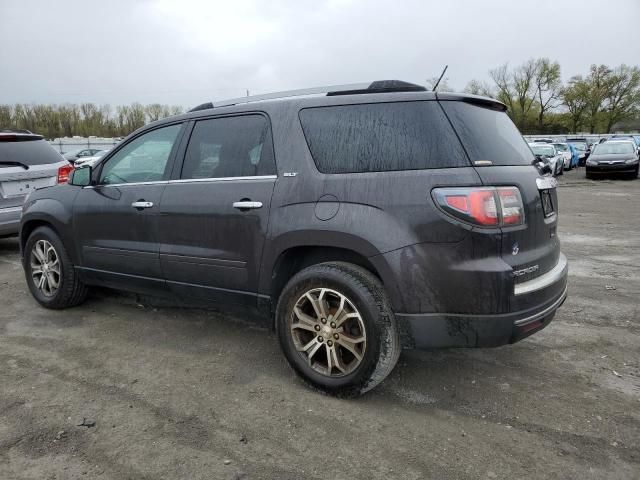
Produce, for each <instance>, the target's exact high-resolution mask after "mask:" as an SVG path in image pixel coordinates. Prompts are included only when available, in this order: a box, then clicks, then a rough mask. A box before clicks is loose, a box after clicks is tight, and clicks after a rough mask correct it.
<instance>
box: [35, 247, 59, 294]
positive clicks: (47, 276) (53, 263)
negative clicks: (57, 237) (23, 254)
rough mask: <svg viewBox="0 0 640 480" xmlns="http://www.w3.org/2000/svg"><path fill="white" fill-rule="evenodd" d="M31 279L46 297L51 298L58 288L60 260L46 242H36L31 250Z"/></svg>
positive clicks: (54, 250)
mask: <svg viewBox="0 0 640 480" xmlns="http://www.w3.org/2000/svg"><path fill="white" fill-rule="evenodd" d="M29 261H30V264H31V278H32V279H33V284H34V285H35V286H36V288H37V289H38V290H40V292H42V294H43V295H44V296H46V297H53V296H54V295H55V294H56V292H57V291H58V288H59V287H60V259H59V258H58V252H56V249H55V248H53V245H51V243H50V242H48V241H47V240H38V241H37V242H36V243H35V245H34V246H33V248H32V249H31V255H30V259H29Z"/></svg>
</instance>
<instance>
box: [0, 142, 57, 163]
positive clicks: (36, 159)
mask: <svg viewBox="0 0 640 480" xmlns="http://www.w3.org/2000/svg"><path fill="white" fill-rule="evenodd" d="M62 160H64V159H63V158H62V155H60V154H59V153H58V152H56V150H55V149H54V148H53V147H52V146H51V145H49V143H48V142H47V141H46V140H42V139H39V140H21V141H15V140H7V139H0V168H2V167H3V165H2V162H20V163H24V164H25V165H29V166H31V165H44V164H49V163H58V162H61V161H62Z"/></svg>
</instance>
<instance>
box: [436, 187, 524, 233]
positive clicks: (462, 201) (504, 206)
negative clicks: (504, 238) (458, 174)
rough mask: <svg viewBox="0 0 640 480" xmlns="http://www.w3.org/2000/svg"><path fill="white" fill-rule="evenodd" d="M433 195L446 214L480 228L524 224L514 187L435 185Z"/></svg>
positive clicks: (517, 191)
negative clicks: (439, 186)
mask: <svg viewBox="0 0 640 480" xmlns="http://www.w3.org/2000/svg"><path fill="white" fill-rule="evenodd" d="M433 198H434V200H435V201H436V203H437V204H438V206H440V208H441V209H442V210H444V211H445V212H446V213H447V214H449V215H451V216H452V217H455V218H457V219H459V220H462V221H465V222H467V223H471V224H473V225H479V226H482V227H499V226H514V225H521V224H522V223H524V206H523V204H522V197H521V196H520V190H518V188H517V187H461V188H436V189H434V190H433Z"/></svg>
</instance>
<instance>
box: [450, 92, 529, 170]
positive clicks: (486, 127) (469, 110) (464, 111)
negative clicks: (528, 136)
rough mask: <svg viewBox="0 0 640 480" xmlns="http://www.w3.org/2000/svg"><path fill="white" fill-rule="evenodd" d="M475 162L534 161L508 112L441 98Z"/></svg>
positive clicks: (506, 162)
mask: <svg viewBox="0 0 640 480" xmlns="http://www.w3.org/2000/svg"><path fill="white" fill-rule="evenodd" d="M440 103H441V105H442V108H444V110H445V112H447V115H448V117H449V119H450V120H451V123H452V124H453V127H454V128H455V129H456V132H457V133H458V136H459V137H460V140H461V141H462V145H464V148H465V150H466V151H467V153H468V154H469V158H470V159H471V161H472V162H477V161H478V160H489V161H491V163H492V164H493V165H531V162H533V160H534V156H533V153H532V152H531V149H530V148H529V146H528V145H527V142H525V140H524V138H523V137H522V134H521V133H520V131H519V130H518V129H517V128H516V126H515V125H514V124H513V122H512V121H511V119H510V118H509V116H508V115H507V114H506V113H505V112H502V111H499V110H494V109H491V108H487V107H483V106H480V105H475V104H471V103H467V102H459V101H442V102H440Z"/></svg>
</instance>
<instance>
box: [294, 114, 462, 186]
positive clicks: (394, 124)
mask: <svg viewBox="0 0 640 480" xmlns="http://www.w3.org/2000/svg"><path fill="white" fill-rule="evenodd" d="M300 122H301V124H302V128H303V130H304V134H305V138H306V140H307V144H308V145H309V150H310V151H311V155H312V156H313V160H314V162H315V164H316V167H317V168H318V170H319V171H320V172H322V173H364V172H385V171H397V170H420V169H428V168H448V167H466V166H469V161H468V159H467V157H466V155H465V153H464V149H463V148H462V146H461V145H460V142H459V140H458V138H457V137H456V135H455V132H454V131H453V129H452V128H451V125H450V124H449V122H448V121H447V118H446V116H445V115H444V113H443V111H442V109H441V108H440V106H439V105H438V103H437V102H435V101H419V102H393V103H373V104H360V105H341V106H331V107H314V108H307V109H303V110H301V111H300Z"/></svg>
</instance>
